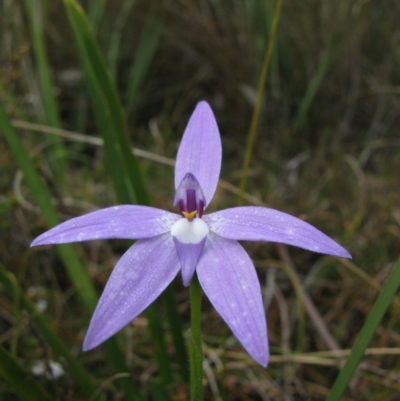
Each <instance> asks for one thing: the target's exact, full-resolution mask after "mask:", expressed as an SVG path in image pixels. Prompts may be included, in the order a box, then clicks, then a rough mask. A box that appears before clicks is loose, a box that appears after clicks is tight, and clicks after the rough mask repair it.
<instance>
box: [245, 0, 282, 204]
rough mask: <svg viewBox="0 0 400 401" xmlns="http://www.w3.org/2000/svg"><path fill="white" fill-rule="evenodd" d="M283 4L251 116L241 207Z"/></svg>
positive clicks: (277, 11) (277, 13)
mask: <svg viewBox="0 0 400 401" xmlns="http://www.w3.org/2000/svg"><path fill="white" fill-rule="evenodd" d="M282 4H283V0H278V2H277V4H276V7H275V12H274V18H273V21H272V26H271V31H270V35H269V40H268V44H267V48H266V51H265V57H264V62H263V66H262V69H261V76H260V81H259V83H258V89H257V99H256V104H255V106H254V110H253V115H252V116H251V123H250V129H249V133H248V136H247V145H246V150H245V154H244V162H243V167H242V178H241V180H240V193H239V197H238V205H241V204H242V203H243V194H244V193H245V192H246V182H247V176H248V173H249V167H250V161H251V156H252V154H253V146H254V139H255V136H256V130H257V125H258V118H259V115H260V109H261V103H262V100H263V95H264V89H265V83H266V81H267V75H268V67H269V64H270V61H271V56H272V49H273V47H274V41H275V35H276V31H277V29H278V23H279V18H280V15H281V9H282Z"/></svg>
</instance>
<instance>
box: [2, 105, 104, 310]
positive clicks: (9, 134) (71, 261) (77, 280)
mask: <svg viewBox="0 0 400 401" xmlns="http://www.w3.org/2000/svg"><path fill="white" fill-rule="evenodd" d="M0 128H1V129H2V131H3V133H4V135H5V138H6V140H7V142H8V144H9V146H10V148H11V150H12V152H13V154H14V156H15V158H16V160H17V163H18V165H19V167H20V168H21V170H22V173H23V175H24V179H25V180H26V182H27V184H28V186H29V187H30V189H31V192H32V195H33V197H34V198H35V200H36V203H37V205H38V206H39V208H40V210H41V213H42V215H43V218H44V219H45V221H46V224H47V226H48V227H53V226H55V225H57V224H59V223H60V220H59V218H58V215H57V212H56V210H55V208H54V206H53V204H52V203H51V198H50V194H49V192H48V191H47V188H46V187H45V185H44V184H43V182H42V180H41V179H40V177H39V175H38V174H37V173H36V171H35V166H34V164H33V163H32V161H31V160H30V158H29V155H28V153H27V151H26V150H25V148H24V147H23V145H22V143H21V141H20V139H19V136H18V135H17V132H16V131H15V129H14V127H13V126H12V125H11V123H10V120H9V118H8V117H7V115H6V112H5V110H4V108H3V105H2V104H1V103H0ZM57 250H58V252H59V255H60V257H61V259H62V260H63V262H64V264H65V267H66V269H67V271H68V274H69V277H70V279H71V281H72V283H73V285H74V288H75V290H76V292H77V293H78V296H79V297H80V298H81V300H82V302H83V303H84V304H85V306H86V308H87V309H88V310H89V311H93V309H94V307H95V305H96V302H97V296H96V293H95V291H94V288H93V286H92V283H91V281H90V279H89V276H88V275H87V273H86V271H85V270H84V268H83V266H82V265H81V263H80V261H79V258H78V257H77V255H76V253H75V251H74V250H73V248H72V246H71V245H62V246H59V247H57Z"/></svg>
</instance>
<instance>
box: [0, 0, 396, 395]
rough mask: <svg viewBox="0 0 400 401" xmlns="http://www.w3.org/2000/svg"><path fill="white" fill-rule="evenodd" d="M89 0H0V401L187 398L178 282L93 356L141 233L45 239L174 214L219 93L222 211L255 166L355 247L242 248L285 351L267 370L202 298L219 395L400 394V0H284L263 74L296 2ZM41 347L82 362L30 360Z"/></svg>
mask: <svg viewBox="0 0 400 401" xmlns="http://www.w3.org/2000/svg"><path fill="white" fill-rule="evenodd" d="M80 4H81V6H82V7H83V8H81V6H80V5H79V4H78V2H77V1H74V0H65V1H64V2H63V1H61V0H57V1H55V2H49V1H44V0H38V1H37V2H34V1H29V0H26V1H24V2H0V60H1V67H0V103H1V106H0V260H1V268H0V283H1V284H0V311H1V312H0V347H1V353H2V355H3V356H4V357H3V358H1V359H2V363H1V367H0V375H1V377H2V380H0V401H3V400H4V401H13V400H16V399H35V398H34V397H36V399H46V397H47V398H49V399H62V396H64V395H66V397H69V398H70V399H74V400H77V401H81V400H93V399H94V398H96V397H98V398H99V399H102V398H104V399H107V400H115V401H117V400H121V399H153V400H160V401H161V400H167V399H169V400H181V399H188V398H189V394H190V391H189V387H188V377H189V361H188V358H187V353H186V347H187V346H188V344H189V339H190V336H189V333H188V329H189V326H190V308H189V298H190V294H189V291H188V289H186V288H184V287H183V286H182V284H181V279H180V277H177V279H176V281H175V282H174V283H173V284H172V286H171V288H170V289H169V290H168V292H166V293H165V294H164V295H163V296H162V297H161V298H160V300H158V301H157V303H156V304H155V305H154V306H153V309H150V311H149V312H148V313H144V314H143V315H141V316H140V317H138V318H137V319H135V321H134V322H133V323H132V324H131V325H130V326H129V327H128V328H127V329H125V330H123V331H122V332H121V333H120V334H118V335H117V336H115V337H114V338H113V339H112V340H111V342H109V343H107V344H105V346H103V347H99V348H98V349H96V350H94V351H91V352H89V353H81V352H80V347H81V344H82V339H83V336H84V334H85V332H86V329H87V327H88V319H89V317H90V313H91V311H92V310H93V308H94V305H95V303H96V300H97V297H98V295H99V294H100V293H101V291H102V289H103V288H104V285H105V283H106V282H107V279H108V276H109V274H110V272H111V269H112V268H113V266H114V265H115V262H116V260H118V258H119V257H120V256H121V254H123V253H124V252H125V250H126V249H127V246H128V244H126V243H124V242H120V241H103V242H101V243H96V242H93V243H84V244H80V245H77V246H75V245H74V246H67V247H49V248H46V249H45V250H44V249H41V250H30V249H29V244H30V242H31V241H32V239H33V238H34V237H35V236H37V235H39V234H40V233H42V232H43V231H44V230H46V228H47V227H50V226H53V225H55V224H57V223H58V222H59V221H62V220H65V219H68V218H71V217H74V216H77V215H81V214H84V213H85V212H87V211H89V210H93V209H95V208H100V207H105V206H109V205H113V204H116V203H142V204H150V203H151V204H152V205H154V206H156V207H160V208H164V209H167V210H174V209H173V207H172V199H173V195H174V189H173V168H172V167H171V165H170V159H171V158H174V157H175V154H176V149H177V146H178V143H179V140H180V138H181V135H182V133H183V130H184V128H185V124H186V122H187V119H188V117H189V115H190V113H191V112H192V110H193V108H194V106H195V104H196V102H197V101H199V100H201V99H206V100H208V101H209V102H210V104H211V105H212V107H213V109H214V111H215V114H216V117H217V120H218V123H219V126H220V130H221V134H222V142H223V151H224V159H223V171H222V176H221V178H222V179H223V182H221V185H220V187H219V189H218V191H217V194H216V196H215V198H214V200H213V202H212V204H211V205H210V210H217V209H221V208H225V207H232V206H234V205H235V204H236V203H237V198H238V195H239V187H240V181H241V178H242V177H247V179H246V182H245V188H246V192H245V193H244V194H243V199H244V200H243V203H244V204H257V205H267V206H269V207H274V208H277V209H280V210H283V211H286V212H288V213H291V214H293V215H297V216H300V217H301V218H304V219H306V220H307V221H309V222H310V223H312V224H314V225H315V226H317V227H318V228H320V229H321V230H322V231H324V232H326V233H327V234H329V235H330V236H332V237H334V238H335V239H337V240H338V241H339V242H340V243H341V244H343V245H344V246H345V247H346V248H347V249H348V250H349V251H350V252H351V254H352V256H353V260H352V261H351V262H350V263H346V262H343V261H341V260H339V259H335V258H329V257H323V256H321V255H317V254H313V253H310V252H306V251H302V250H299V249H295V248H282V247H276V246H275V245H274V244H261V243H252V244H250V243H246V244H244V246H245V247H246V249H247V250H248V252H249V253H250V255H251V257H252V259H253V260H254V261H255V262H256V266H257V271H258V274H259V277H260V282H261V285H262V288H263V291H264V299H265V304H266V308H267V312H266V313H267V319H268V327H269V338H270V346H271V350H272V357H271V363H270V366H269V367H268V368H267V369H266V370H264V369H262V368H260V367H259V366H257V365H256V364H255V362H253V361H252V360H251V359H250V358H249V357H248V355H247V354H246V353H245V351H244V350H243V349H242V347H241V346H240V345H239V344H238V343H237V342H236V341H235V339H234V337H233V335H232V334H231V332H230V331H229V329H228V328H227V327H226V325H225V323H224V322H223V321H222V320H221V318H220V317H219V316H218V315H217V314H216V312H215V311H214V310H213V308H212V307H211V306H210V305H209V303H208V301H207V300H206V299H205V298H203V302H202V305H203V309H202V316H201V326H202V333H201V338H202V341H203V343H202V348H203V354H204V361H205V362H204V366H203V367H204V376H203V389H202V390H203V398H204V400H227V401H237V400H264V399H274V400H285V401H286V400H303V399H304V400H306V399H312V400H326V399H329V400H332V401H333V400H336V399H343V400H354V399H359V400H366V401H367V400H368V401H371V400H372V401H375V400H377V401H378V400H379V401H381V400H388V401H389V400H391V399H396V397H397V395H398V392H399V391H400V388H399V385H398V380H397V372H398V371H399V369H400V364H399V358H398V355H399V354H400V334H399V333H400V321H399V319H398V306H399V300H398V297H396V296H395V294H396V292H397V291H396V289H397V286H398V283H397V281H398V280H397V279H398V278H397V275H398V274H397V270H398V262H396V261H397V260H398V257H399V240H400V212H399V200H400V198H399V189H398V183H399V182H400V175H399V174H400V173H399V169H398V168H396V166H398V165H400V148H399V146H400V142H399V139H398V138H399V136H398V122H399V119H400V112H399V93H400V92H399V82H400V76H399V71H400V69H399V62H400V58H399V56H398V49H397V48H398V44H397V42H396V37H397V36H396V32H397V25H398V20H399V17H400V9H399V7H398V5H397V3H396V2H395V1H394V0H389V1H387V2H356V1H354V2H346V1H339V2H337V1H333V0H330V1H324V2H318V1H316V0H307V1H303V2H290V1H286V2H283V6H282V10H281V14H280V17H279V24H278V25H277V31H276V37H275V40H274V47H273V50H272V53H271V54H272V56H271V61H270V65H269V70H268V74H266V76H265V78H266V79H265V80H264V79H260V78H261V73H262V71H263V61H264V60H265V53H266V49H267V48H269V47H268V42H269V40H270V39H271V37H270V36H269V32H270V31H271V27H272V25H273V20H274V12H275V10H276V9H277V5H278V1H273V2H268V3H266V4H264V3H262V2H258V1H256V0H251V1H247V0H246V1H245V0H240V1H233V0H206V1H202V2H198V1H194V0H183V1H181V2H171V1H168V0H166V1H158V0H157V1H156V0H149V1H142V0H116V1H113V2H111V1H101V2H99V1H87V2H80ZM264 71H266V70H265V68H264ZM74 74H75V75H74ZM71 77H75V78H71ZM260 82H261V84H260ZM257 96H258V98H257ZM257 99H258V100H257ZM255 109H256V110H258V113H257V115H255V117H253V128H252V132H253V133H252V137H253V140H254V142H253V146H250V147H249V149H250V150H249V151H248V154H249V156H248V161H247V167H246V168H245V169H244V168H243V167H242V163H243V160H244V158H245V148H246V144H247V142H248V132H249V127H250V125H251V121H252V115H253V113H254V110H255ZM32 124H34V125H32ZM57 128H62V129H64V130H69V131H73V133H74V134H78V135H75V136H70V137H69V138H68V137H66V136H65V132H64V131H57V130H55V129H57ZM53 133H61V134H62V135H64V136H63V137H62V138H60V137H57V136H55V135H53ZM67 134H68V133H67ZM253 135H254V136H253ZM100 139H101V140H102V142H101V141H99V140H100ZM78 141H79V142H78ZM100 142H101V143H103V144H104V145H103V146H99V145H100ZM133 146H134V147H135V148H136V151H135V156H133V155H132V153H131V148H132V147H133ZM251 148H252V149H251ZM143 151H145V152H143ZM158 156H163V157H164V159H163V158H159V157H158ZM165 158H166V159H165ZM242 188H243V185H242ZM396 263H397V264H396ZM38 289H41V290H40V291H39V290H38ZM43 301H45V303H46V305H47V309H46V310H45V311H44V312H38V308H37V304H38V303H39V305H41V303H43ZM310 303H311V304H310ZM157 333H158V334H157ZM332 340H333V342H332ZM334 343H336V344H337V345H338V346H339V347H340V350H339V351H335V350H333V348H335V347H334V346H333V345H334ZM38 360H39V361H42V362H46V361H50V360H51V361H58V362H59V363H61V364H62V366H63V367H64V369H65V370H66V373H65V375H64V376H63V377H61V378H60V379H58V380H56V381H51V380H49V379H47V378H46V377H45V376H33V375H32V374H31V373H30V372H31V368H32V366H33V364H34V362H35V361H38ZM21 377H23V378H24V380H26V382H25V381H24V383H26V386H25V387H24V386H21V385H20V383H21V381H20V380H19V379H20V378H21ZM349 383H350V384H349ZM27 393H29V394H28V395H27ZM57 397H58V398H57ZM60 397H61V398H60ZM327 397H330V398H327Z"/></svg>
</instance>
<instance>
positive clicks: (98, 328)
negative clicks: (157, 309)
mask: <svg viewBox="0 0 400 401" xmlns="http://www.w3.org/2000/svg"><path fill="white" fill-rule="evenodd" d="M179 268H180V264H179V260H178V256H177V254H176V250H175V246H174V243H173V241H172V238H171V235H170V233H166V234H162V235H159V236H157V237H154V238H149V239H142V240H139V241H137V242H136V243H135V244H134V245H132V246H131V247H130V248H129V250H128V251H127V252H126V253H125V254H124V255H123V256H122V258H121V259H120V260H119V261H118V263H117V265H116V266H115V267H114V269H113V271H112V273H111V276H110V278H109V280H108V282H107V285H106V287H105V289H104V291H103V294H102V295H101V297H100V300H99V303H98V304H97V307H96V310H95V312H94V314H93V316H92V319H91V321H90V325H89V329H88V332H87V334H86V337H85V340H84V343H83V350H84V351H88V350H90V349H92V348H95V347H97V346H98V345H100V344H101V343H103V342H104V341H106V340H107V339H109V338H110V337H111V336H112V335H114V334H115V333H117V332H118V331H119V330H121V329H122V328H123V327H125V326H126V325H127V324H128V323H130V322H131V321H132V320H133V319H134V318H135V317H136V316H138V315H139V314H140V313H142V312H143V311H144V310H145V309H146V308H147V306H149V305H150V304H151V303H152V302H153V301H154V300H155V299H156V298H157V297H158V296H159V295H160V294H161V293H162V292H163V291H164V290H165V288H166V287H167V286H168V285H169V284H170V282H171V281H172V280H173V279H174V277H175V276H176V274H177V273H178V271H179Z"/></svg>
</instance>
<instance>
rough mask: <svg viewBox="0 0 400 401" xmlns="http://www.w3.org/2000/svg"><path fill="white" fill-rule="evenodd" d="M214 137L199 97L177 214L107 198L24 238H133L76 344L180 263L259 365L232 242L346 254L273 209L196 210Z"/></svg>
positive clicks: (248, 286) (259, 330) (245, 262)
mask: <svg viewBox="0 0 400 401" xmlns="http://www.w3.org/2000/svg"><path fill="white" fill-rule="evenodd" d="M221 158H222V149H221V139H220V135H219V131H218V126H217V123H216V121H215V117H214V115H213V112H212V110H211V108H210V106H209V105H208V103H206V102H204V101H203V102H200V103H199V104H198V105H197V107H196V109H195V111H194V113H193V115H192V116H191V118H190V120H189V123H188V126H187V128H186V130H185V133H184V135H183V138H182V142H181V144H180V147H179V150H178V155H177V159H176V166H175V188H176V193H175V198H174V205H178V206H179V209H180V215H178V214H174V213H170V212H168V211H165V210H160V209H155V208H152V207H147V206H139V205H122V206H115V207H109V208H106V209H101V210H99V211H95V212H92V213H89V214H87V215H85V216H81V217H76V218H73V219H71V220H68V221H67V222H65V223H62V224H60V225H58V226H56V227H54V228H52V229H51V230H49V231H47V232H45V233H44V234H42V235H40V236H39V237H38V238H36V239H35V240H34V241H33V242H32V246H37V245H45V244H63V243H68V242H80V241H88V240H99V239H111V238H124V239H136V240H138V241H136V242H135V244H134V245H132V246H131V247H130V248H129V250H128V251H127V252H126V253H125V254H124V255H123V256H122V258H121V259H120V260H119V262H118V263H117V265H116V266H115V268H114V270H113V272H112V274H111V276H110V279H109V280H108V283H107V285H106V287H105V289H104V292H103V294H102V296H101V298H100V301H99V303H98V305H97V307H96V310H95V312H94V314H93V317H92V319H91V322H90V326H89V330H88V332H87V334H86V337H85V340H84V344H83V349H84V350H85V351H86V350H90V349H92V348H94V347H96V346H98V345H99V344H101V343H102V342H104V341H105V340H107V339H108V338H109V337H111V336H112V335H114V334H115V333H116V332H117V331H119V330H120V329H122V328H123V327H124V326H126V325H127V324H128V323H129V322H130V321H132V320H133V319H134V318H135V317H136V316H138V315H139V314H140V313H141V312H142V311H143V310H144V309H145V308H146V307H147V306H148V305H150V304H151V303H152V302H153V301H154V300H155V299H156V298H157V297H158V296H159V295H160V294H161V293H162V291H163V290H164V289H165V288H166V287H167V286H168V285H169V284H170V283H171V281H172V280H173V279H174V277H175V276H176V275H177V273H178V271H179V270H181V271H182V279H183V284H184V285H185V286H187V285H188V284H189V283H190V280H191V279H192V277H193V274H194V272H195V271H196V273H197V276H198V279H199V282H200V284H201V286H202V288H203V290H204V292H205V294H206V295H207V297H208V298H209V300H210V301H211V303H212V305H213V306H214V307H215V309H216V310H217V311H218V313H219V314H220V315H221V317H222V318H223V319H224V320H225V322H226V323H227V324H228V326H229V327H230V329H231V330H232V332H233V333H234V334H235V336H236V338H237V339H238V340H239V341H240V342H241V343H242V345H243V346H244V348H245V349H246V350H247V352H248V353H249V354H250V355H251V356H252V357H253V358H254V359H255V360H256V361H257V362H258V363H259V364H260V365H262V366H267V364H268V356H269V351H268V339H267V324H266V318H265V312H264V308H263V302H262V296H261V288H260V284H259V281H258V278H257V274H256V271H255V269H254V266H253V263H252V261H251V260H250V258H249V256H248V255H247V253H246V252H245V250H244V249H243V248H242V246H241V245H240V244H239V243H238V242H237V241H238V240H248V241H273V242H280V243H284V244H289V245H294V246H298V247H300V248H304V249H307V250H310V251H314V252H319V253H325V254H330V255H336V256H341V257H344V258H350V257H351V256H350V254H349V253H348V252H347V251H346V250H345V249H344V248H342V247H341V246H340V245H338V244H337V243H336V242H335V241H333V240H332V239H330V238H329V237H327V236H326V235H325V234H323V233H322V232H321V231H319V230H317V229H316V228H314V227H313V226H311V225H310V224H308V223H306V222H304V221H302V220H300V219H297V218H295V217H293V216H290V215H288V214H286V213H282V212H279V211H277V210H273V209H268V208H263V207H236V208H231V209H226V210H222V211H219V212H215V213H211V214H208V215H203V212H204V209H205V208H206V207H207V206H208V205H209V203H210V202H211V199H212V197H213V195H214V192H215V190H216V187H217V183H218V178H219V174H220V169H221Z"/></svg>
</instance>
